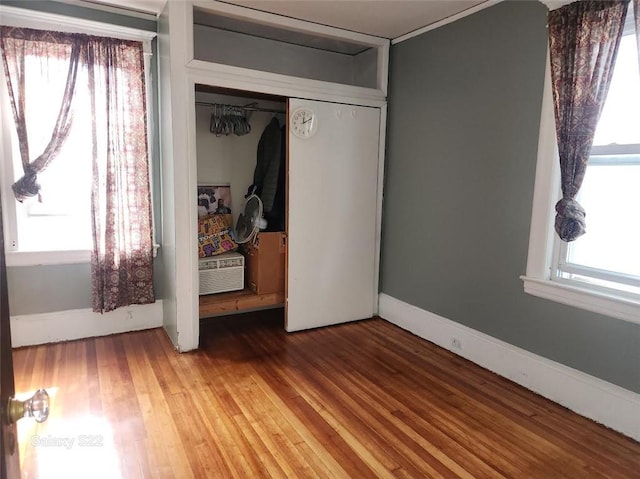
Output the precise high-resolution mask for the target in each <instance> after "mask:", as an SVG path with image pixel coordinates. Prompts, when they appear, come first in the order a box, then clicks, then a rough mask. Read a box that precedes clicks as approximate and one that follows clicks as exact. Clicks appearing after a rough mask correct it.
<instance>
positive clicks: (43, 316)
mask: <svg viewBox="0 0 640 479" xmlns="http://www.w3.org/2000/svg"><path fill="white" fill-rule="evenodd" d="M160 327H162V300H158V301H156V302H155V303H153V304H144V305H134V306H127V307H123V308H119V309H116V310H115V311H111V312H109V313H104V314H99V313H94V312H93V311H92V310H91V309H90V308H86V309H72V310H69V311H55V312H52V313H40V314H23V315H16V316H11V344H12V345H13V347H14V348H17V347H21V346H31V345H35V344H45V343H57V342H60V341H71V340H74V339H82V338H93V337H96V336H108V335H110V334H117V333H126V332H128V331H139V330H142V329H152V328H160Z"/></svg>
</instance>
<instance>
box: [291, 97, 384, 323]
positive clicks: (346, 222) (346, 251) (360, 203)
mask: <svg viewBox="0 0 640 479" xmlns="http://www.w3.org/2000/svg"><path fill="white" fill-rule="evenodd" d="M302 107H304V108H307V109H309V110H311V111H313V113H314V114H315V115H316V119H317V122H318V125H317V131H316V133H315V135H314V136H312V137H311V138H308V139H301V138H298V137H297V136H295V135H294V134H292V133H291V131H290V130H289V133H288V135H289V222H288V288H287V292H288V294H287V315H286V318H287V320H286V329H287V331H298V330H302V329H308V328H315V327H319V326H326V325H330V324H336V323H343V322H347V321H353V320H357V319H364V318H369V317H371V316H372V315H373V304H374V295H375V292H374V284H375V281H374V280H375V278H374V274H375V251H376V248H375V247H376V205H377V201H376V197H377V190H378V138H379V132H380V109H379V108H369V107H360V106H352V105H343V104H336V103H325V102H319V101H310V100H299V99H291V100H289V115H290V119H291V115H292V114H293V113H294V112H295V111H296V110H297V109H298V108H302Z"/></svg>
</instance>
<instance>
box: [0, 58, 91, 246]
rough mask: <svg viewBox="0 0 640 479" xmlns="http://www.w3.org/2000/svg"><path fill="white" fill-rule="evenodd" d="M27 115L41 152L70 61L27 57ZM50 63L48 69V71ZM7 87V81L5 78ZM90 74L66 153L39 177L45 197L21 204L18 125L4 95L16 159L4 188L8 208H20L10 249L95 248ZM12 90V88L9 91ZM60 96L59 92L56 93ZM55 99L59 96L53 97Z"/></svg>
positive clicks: (78, 96) (81, 82)
mask: <svg viewBox="0 0 640 479" xmlns="http://www.w3.org/2000/svg"><path fill="white" fill-rule="evenodd" d="M24 60H25V79H26V82H27V83H26V85H25V90H26V91H27V92H28V93H29V95H28V96H27V98H26V102H25V107H26V113H25V116H26V118H27V119H28V123H27V131H28V136H29V147H30V151H31V152H32V153H31V155H32V157H33V155H34V153H35V154H38V153H39V152H41V151H43V150H44V148H45V147H46V145H47V143H48V141H49V138H50V136H51V131H52V130H53V124H54V123H55V121H56V117H57V115H58V109H59V107H60V101H61V96H62V95H61V93H62V92H64V85H65V83H66V80H67V70H68V62H66V61H59V60H55V59H50V60H49V61H46V62H44V63H43V62H42V61H41V58H37V57H34V56H29V55H28V56H26V57H25V59H24ZM43 65H46V68H43ZM1 81H3V85H4V84H5V83H4V82H5V81H6V80H5V78H4V74H3V76H2V80H1ZM86 84H87V79H86V71H82V70H81V71H79V72H78V78H77V85H78V86H77V88H76V93H75V96H74V100H73V103H74V106H73V116H74V120H73V126H72V128H71V131H70V133H69V136H68V137H67V139H66V141H65V142H64V144H63V146H62V148H61V150H60V153H59V154H58V156H57V157H56V158H55V160H54V161H52V162H51V164H50V165H49V167H48V168H47V169H46V170H45V171H43V172H42V173H40V174H38V182H39V183H40V185H41V190H40V193H41V194H40V196H41V198H42V202H40V201H39V200H38V198H37V197H33V198H28V199H26V200H24V202H22V203H20V202H17V201H15V199H13V200H11V196H12V191H11V185H12V184H13V183H14V182H15V181H17V180H18V179H19V178H20V177H21V176H22V174H23V171H22V163H21V159H20V151H19V148H18V138H17V134H16V129H15V127H14V126H13V125H14V123H13V117H12V116H11V113H10V111H11V110H10V107H9V100H8V98H7V97H8V95H7V94H6V93H5V94H4V95H3V96H4V98H3V110H4V111H6V112H7V113H8V115H7V117H8V118H7V126H8V130H9V135H10V147H11V149H10V158H11V161H9V162H7V165H6V177H7V181H5V182H4V183H3V185H2V189H3V192H4V193H5V197H7V196H8V198H9V201H7V204H8V205H15V215H16V226H17V227H16V228H15V229H14V230H13V231H11V230H10V231H9V238H8V241H7V243H8V247H9V250H10V251H22V252H34V251H65V250H66V251H69V250H87V251H89V250H91V249H92V239H91V212H90V198H91V181H92V171H91V147H92V142H91V134H92V133H91V109H90V108H89V105H90V100H89V98H88V89H87V88H86V86H85V85H86ZM5 92H6V87H5ZM56 93H57V94H56ZM52 95H54V96H55V98H51V96H52Z"/></svg>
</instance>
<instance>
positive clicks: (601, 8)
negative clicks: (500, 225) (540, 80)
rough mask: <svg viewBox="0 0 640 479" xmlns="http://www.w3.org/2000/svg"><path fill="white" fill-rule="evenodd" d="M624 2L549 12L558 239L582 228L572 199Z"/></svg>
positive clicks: (592, 2) (588, 1) (590, 0)
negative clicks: (557, 155)
mask: <svg viewBox="0 0 640 479" xmlns="http://www.w3.org/2000/svg"><path fill="white" fill-rule="evenodd" d="M628 5H629V2H628V1H623V2H620V1H599V0H584V1H579V2H573V3H570V4H569V5H566V6H564V7H562V8H559V9H557V10H552V11H550V12H549V48H550V56H551V80H552V90H553V102H554V109H555V117H556V135H557V140H558V151H559V153H560V174H561V182H562V183H561V186H562V199H561V200H560V201H558V203H557V204H556V213H557V214H556V219H555V229H556V232H557V233H558V236H559V237H560V238H561V239H562V240H563V241H567V242H568V241H573V240H575V239H577V238H578V237H580V236H582V235H583V234H584V233H585V228H586V224H585V211H584V209H583V208H582V206H581V205H580V204H579V203H578V202H577V201H576V200H575V198H576V195H577V194H578V191H579V190H580V186H581V185H582V180H583V179H584V174H585V172H586V169H587V162H588V160H589V153H590V151H591V146H592V143H593V137H594V134H595V130H596V127H597V125H598V120H599V118H600V112H601V111H602V107H603V105H604V101H605V99H606V96H607V92H608V90H609V84H610V82H611V76H612V74H613V66H614V64H615V59H616V55H617V52H618V46H619V44H620V38H621V37H622V31H623V27H624V22H625V17H626V13H627V8H628Z"/></svg>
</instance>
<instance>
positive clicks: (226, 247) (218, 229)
mask: <svg viewBox="0 0 640 479" xmlns="http://www.w3.org/2000/svg"><path fill="white" fill-rule="evenodd" d="M232 221H233V217H232V216H231V215H209V216H204V217H202V218H199V219H198V256H199V257H200V258H205V257H207V256H215V255H217V254H222V253H225V252H227V251H233V250H236V249H238V244H237V243H236V242H235V240H234V238H233V231H232V229H231V223H232Z"/></svg>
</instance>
